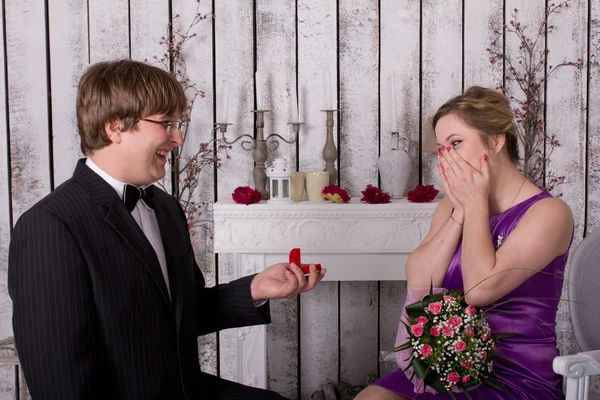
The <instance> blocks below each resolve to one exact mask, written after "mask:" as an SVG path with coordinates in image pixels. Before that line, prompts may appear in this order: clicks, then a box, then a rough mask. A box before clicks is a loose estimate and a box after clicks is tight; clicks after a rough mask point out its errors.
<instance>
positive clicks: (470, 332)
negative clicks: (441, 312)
mask: <svg viewBox="0 0 600 400" xmlns="http://www.w3.org/2000/svg"><path fill="white" fill-rule="evenodd" d="M465 332H466V333H467V336H468V337H474V336H475V331H474V330H473V328H472V327H470V326H467V327H466V328H465Z"/></svg>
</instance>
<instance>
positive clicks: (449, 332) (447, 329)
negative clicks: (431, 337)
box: [442, 325, 454, 336]
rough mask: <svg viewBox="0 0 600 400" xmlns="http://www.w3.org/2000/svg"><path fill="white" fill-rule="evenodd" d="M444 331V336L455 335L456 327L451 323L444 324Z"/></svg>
mask: <svg viewBox="0 0 600 400" xmlns="http://www.w3.org/2000/svg"><path fill="white" fill-rule="evenodd" d="M442 333H443V334H444V336H453V335H454V329H452V327H451V326H450V325H444V326H442Z"/></svg>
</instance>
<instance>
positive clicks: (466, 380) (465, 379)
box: [462, 375, 471, 383]
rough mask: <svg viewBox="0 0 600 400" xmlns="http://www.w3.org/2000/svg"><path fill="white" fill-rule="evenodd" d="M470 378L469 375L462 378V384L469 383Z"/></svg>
mask: <svg viewBox="0 0 600 400" xmlns="http://www.w3.org/2000/svg"><path fill="white" fill-rule="evenodd" d="M470 380H471V377H470V376H469V375H465V376H463V377H462V383H469V381H470Z"/></svg>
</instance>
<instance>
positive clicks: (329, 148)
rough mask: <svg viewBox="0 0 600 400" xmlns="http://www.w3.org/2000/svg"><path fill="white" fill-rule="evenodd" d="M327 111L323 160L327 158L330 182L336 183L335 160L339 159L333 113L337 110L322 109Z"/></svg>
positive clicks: (331, 183)
mask: <svg viewBox="0 0 600 400" xmlns="http://www.w3.org/2000/svg"><path fill="white" fill-rule="evenodd" d="M321 111H323V112H325V113H326V115H327V120H326V121H325V124H326V127H327V135H326V137H325V146H323V160H325V169H324V170H323V171H325V172H329V184H330V185H335V184H336V182H337V169H336V168H335V160H336V159H337V149H336V148H335V143H334V142H333V113H334V112H336V111H337V110H321Z"/></svg>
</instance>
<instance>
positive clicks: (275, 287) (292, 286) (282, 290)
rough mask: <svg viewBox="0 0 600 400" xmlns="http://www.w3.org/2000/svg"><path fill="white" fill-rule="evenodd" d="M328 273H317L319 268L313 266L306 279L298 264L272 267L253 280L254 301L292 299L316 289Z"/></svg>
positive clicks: (322, 271)
mask: <svg viewBox="0 0 600 400" xmlns="http://www.w3.org/2000/svg"><path fill="white" fill-rule="evenodd" d="M326 272H327V270H326V269H325V268H323V269H322V270H321V271H317V267H316V266H315V265H312V264H311V266H310V274H309V275H308V277H306V276H304V273H303V272H302V269H301V268H300V267H299V266H297V265H296V264H284V263H280V264H274V265H271V266H270V267H268V268H267V269H265V270H264V271H262V272H261V273H260V274H258V275H256V276H255V277H254V279H253V280H252V283H251V285H250V291H251V294H252V300H254V301H260V300H269V299H281V298H288V299H289V298H292V297H294V296H296V295H299V294H300V293H304V292H307V291H309V290H311V289H312V288H314V287H315V286H316V285H317V283H319V282H320V281H321V279H323V277H324V276H325V273H326Z"/></svg>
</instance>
